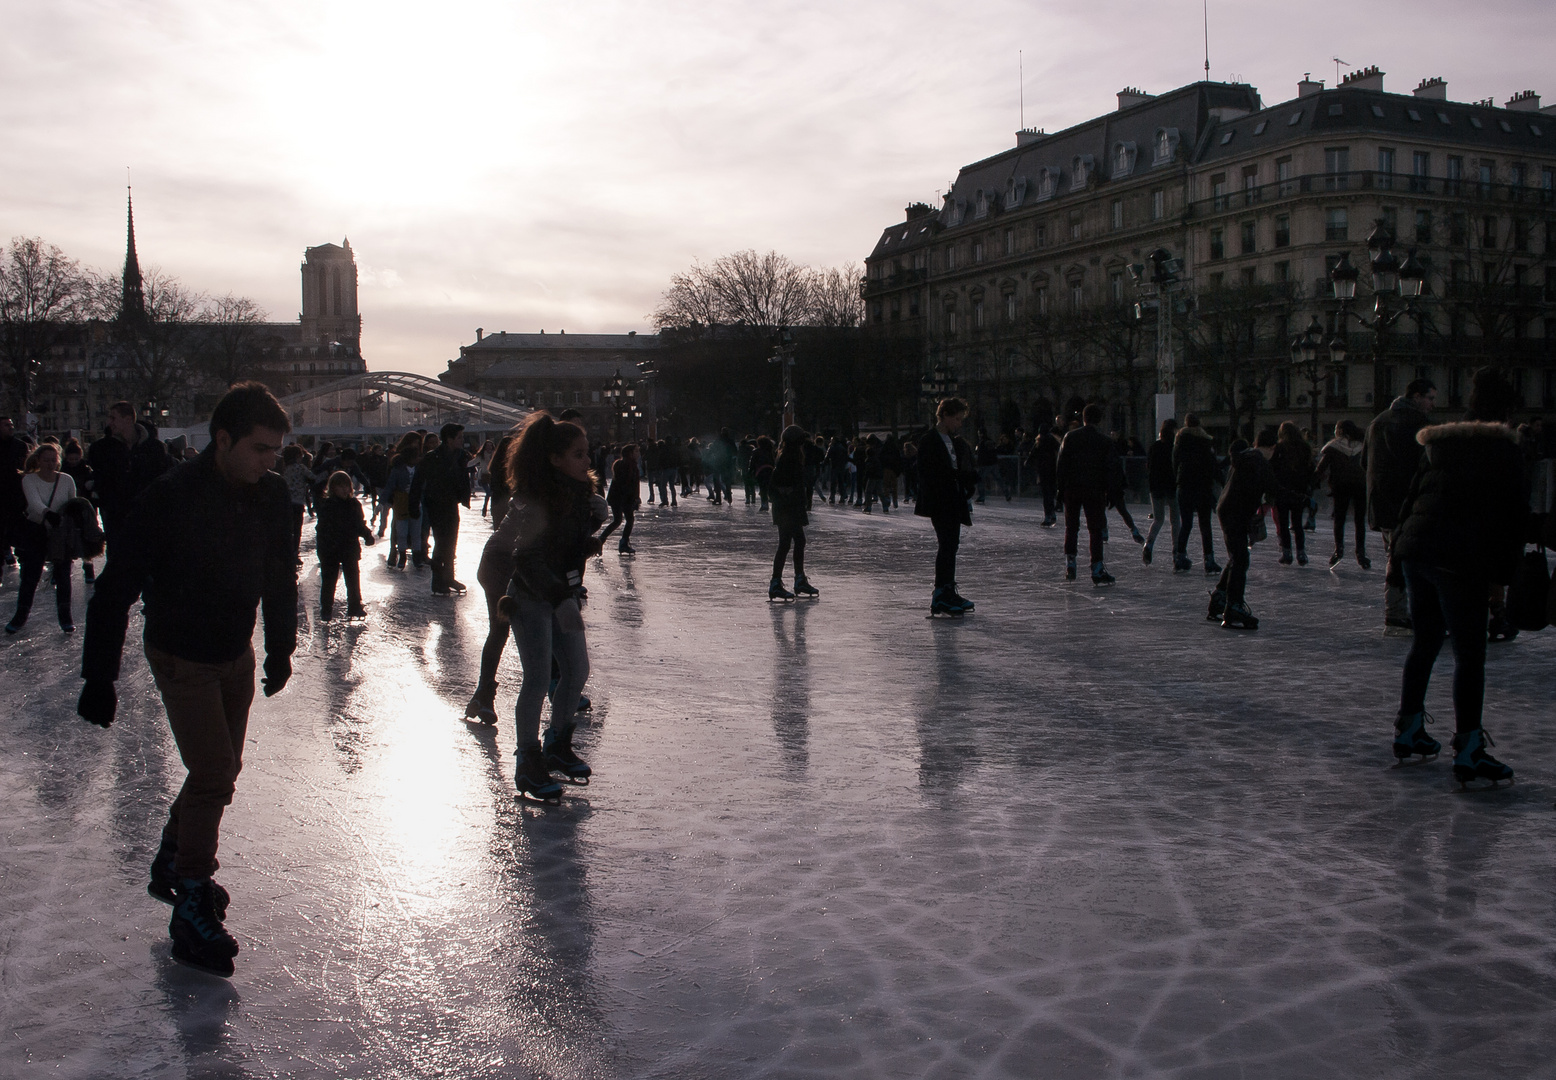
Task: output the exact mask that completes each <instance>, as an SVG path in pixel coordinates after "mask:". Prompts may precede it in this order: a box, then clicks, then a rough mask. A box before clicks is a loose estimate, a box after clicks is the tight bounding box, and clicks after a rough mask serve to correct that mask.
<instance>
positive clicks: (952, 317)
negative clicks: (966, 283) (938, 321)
mask: <svg viewBox="0 0 1556 1080" xmlns="http://www.w3.org/2000/svg"><path fill="white" fill-rule="evenodd" d="M945 332H946V333H947V334H949V335H950V336H951V337H955V336H956V309H955V308H952V309H951V310H950V311H947V312H946V313H945Z"/></svg>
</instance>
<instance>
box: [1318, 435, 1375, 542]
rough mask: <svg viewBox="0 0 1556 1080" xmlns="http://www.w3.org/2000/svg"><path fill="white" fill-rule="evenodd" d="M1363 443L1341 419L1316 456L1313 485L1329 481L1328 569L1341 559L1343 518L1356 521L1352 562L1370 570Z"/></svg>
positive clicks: (1343, 534)
mask: <svg viewBox="0 0 1556 1080" xmlns="http://www.w3.org/2000/svg"><path fill="white" fill-rule="evenodd" d="M1365 448H1366V443H1365V442H1364V441H1363V439H1362V430H1361V428H1359V427H1357V426H1356V425H1355V424H1354V423H1352V422H1351V421H1349V420H1341V421H1340V422H1339V423H1338V424H1336V425H1335V426H1334V438H1332V439H1330V440H1329V441H1328V442H1326V443H1325V444H1324V448H1323V449H1322V450H1320V451H1319V454H1318V471H1317V472H1316V473H1314V475H1313V480H1314V482H1315V483H1319V484H1322V483H1323V482H1324V481H1325V480H1326V479H1327V480H1328V481H1329V497H1330V498H1331V499H1333V500H1334V554H1333V555H1330V556H1329V569H1331V570H1333V569H1334V568H1335V566H1336V564H1338V563H1339V561H1340V560H1341V559H1342V558H1344V557H1345V515H1346V514H1347V512H1349V513H1351V514H1352V515H1353V516H1354V517H1355V519H1356V561H1357V562H1358V563H1359V564H1360V565H1361V568H1362V569H1363V570H1369V569H1371V568H1372V560H1371V559H1369V558H1367V470H1366V469H1365V468H1364V467H1363V466H1362V450H1364V449H1365Z"/></svg>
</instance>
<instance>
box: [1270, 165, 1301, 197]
mask: <svg viewBox="0 0 1556 1080" xmlns="http://www.w3.org/2000/svg"><path fill="white" fill-rule="evenodd" d="M1275 183H1276V185H1277V188H1278V190H1279V192H1280V194H1282V195H1290V194H1291V193H1292V192H1294V191H1296V190H1297V188H1296V184H1295V183H1293V181H1292V179H1291V159H1290V158H1289V157H1283V158H1279V159H1277V160H1276V162H1275Z"/></svg>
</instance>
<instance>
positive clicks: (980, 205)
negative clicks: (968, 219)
mask: <svg viewBox="0 0 1556 1080" xmlns="http://www.w3.org/2000/svg"><path fill="white" fill-rule="evenodd" d="M976 198H977V202H976V204H975V206H974V209H973V220H974V221H982V220H983V219H984V218H986V217H988V216H989V193H988V192H987V191H985V190H983V188H979V189H978V194H977V196H976Z"/></svg>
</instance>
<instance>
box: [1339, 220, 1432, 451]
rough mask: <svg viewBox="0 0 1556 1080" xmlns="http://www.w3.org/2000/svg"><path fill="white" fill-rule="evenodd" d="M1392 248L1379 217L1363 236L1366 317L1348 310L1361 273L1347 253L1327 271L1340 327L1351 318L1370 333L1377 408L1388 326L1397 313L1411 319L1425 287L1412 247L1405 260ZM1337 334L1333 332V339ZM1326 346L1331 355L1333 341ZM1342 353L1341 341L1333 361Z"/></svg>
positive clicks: (1380, 403) (1423, 271) (1383, 393)
mask: <svg viewBox="0 0 1556 1080" xmlns="http://www.w3.org/2000/svg"><path fill="white" fill-rule="evenodd" d="M1393 248H1394V236H1393V234H1391V233H1390V232H1389V231H1388V227H1387V226H1386V225H1385V224H1384V223H1383V220H1382V219H1381V218H1380V219H1379V220H1378V222H1377V224H1376V225H1375V226H1374V228H1373V230H1372V233H1371V234H1370V235H1369V236H1368V237H1367V254H1368V255H1369V256H1370V262H1369V266H1368V268H1369V269H1370V270H1371V271H1372V292H1373V303H1372V318H1370V319H1369V318H1367V317H1366V316H1364V315H1361V314H1359V313H1357V312H1355V311H1353V310H1352V309H1351V304H1353V303H1354V302H1355V300H1356V282H1357V279H1358V278H1360V277H1361V274H1360V273H1359V272H1358V271H1357V269H1356V267H1355V266H1353V265H1351V257H1350V254H1349V253H1348V252H1347V253H1343V254H1342V255H1341V256H1340V261H1339V262H1338V263H1337V264H1336V265H1335V268H1334V269H1333V270H1331V271H1330V272H1329V279H1330V280H1331V281H1332V282H1334V295H1335V300H1336V302H1337V303H1336V311H1337V314H1338V316H1339V319H1338V322H1339V324H1340V329H1341V330H1343V329H1344V327H1345V324H1346V320H1348V319H1355V320H1356V321H1357V322H1358V323H1360V324H1361V325H1362V326H1363V327H1365V328H1366V329H1368V330H1371V331H1372V334H1373V338H1372V365H1373V367H1372V404H1373V408H1374V409H1378V408H1381V407H1382V406H1383V404H1384V398H1385V397H1387V396H1388V395H1387V393H1386V390H1385V387H1384V378H1383V361H1384V358H1385V355H1386V353H1387V349H1388V332H1389V328H1390V327H1392V326H1393V325H1394V323H1396V322H1398V321H1399V317H1400V316H1401V315H1406V314H1408V315H1410V316H1411V317H1412V318H1414V317H1415V316H1416V314H1417V311H1418V308H1417V306H1416V301H1417V300H1419V299H1420V297H1421V293H1422V291H1423V289H1424V288H1425V287H1426V267H1424V266H1422V265H1421V263H1420V261H1419V260H1417V259H1416V256H1415V251H1414V250H1413V249H1412V250H1411V251H1410V252H1409V253H1408V254H1407V256H1406V258H1405V261H1404V262H1403V263H1401V262H1400V261H1399V256H1398V255H1395V254H1394V250H1393ZM1394 297H1399V298H1401V299H1403V300H1404V305H1403V306H1402V307H1396V306H1395V301H1394V299H1393V298H1394ZM1339 336H1340V335H1339V334H1338V333H1337V334H1336V338H1338V337H1339ZM1330 348H1331V354H1333V342H1331V345H1330ZM1344 356H1345V347H1344V344H1343V343H1342V344H1341V347H1340V357H1339V359H1334V360H1333V362H1334V363H1341V362H1343V359H1344ZM1315 408H1316V406H1315ZM1316 426H1317V425H1316V421H1315V427H1316ZM1314 434H1315V435H1316V434H1317V432H1316V431H1315V433H1314Z"/></svg>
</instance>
